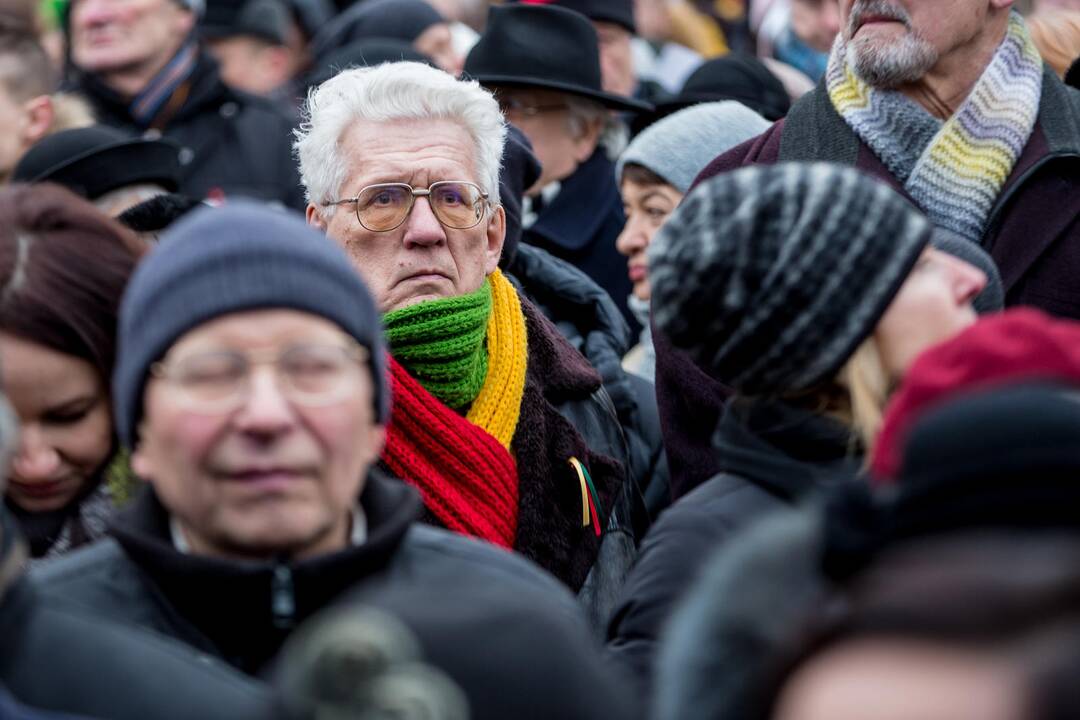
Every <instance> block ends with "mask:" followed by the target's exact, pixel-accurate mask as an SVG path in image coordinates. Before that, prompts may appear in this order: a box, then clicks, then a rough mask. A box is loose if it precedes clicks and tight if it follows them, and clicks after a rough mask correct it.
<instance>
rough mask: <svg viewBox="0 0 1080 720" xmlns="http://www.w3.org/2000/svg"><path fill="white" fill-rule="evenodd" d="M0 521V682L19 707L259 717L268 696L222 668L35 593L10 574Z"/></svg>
mask: <svg viewBox="0 0 1080 720" xmlns="http://www.w3.org/2000/svg"><path fill="white" fill-rule="evenodd" d="M0 522H2V529H0V638H3V642H2V643H0V684H2V685H3V686H4V688H5V689H6V690H7V691H8V692H10V693H11V694H12V695H13V696H14V697H15V698H16V699H17V700H18V701H19V702H21V703H23V704H25V705H28V706H31V707H35V708H39V709H41V710H49V711H56V712H61V713H84V714H86V715H88V716H92V717H98V718H116V719H118V720H126V719H130V720H145V718H163V719H168V718H175V719H176V720H187V719H188V718H221V720H227V719H232V718H236V719H238V720H240V719H243V718H252V719H254V718H259V719H262V718H266V717H268V713H269V711H270V707H271V703H272V700H271V697H270V695H269V693H267V692H266V691H265V690H264V689H263V688H262V687H261V685H259V684H258V683H255V682H253V681H251V680H250V679H248V678H246V677H244V676H243V675H242V674H240V673H237V672H236V671H234V670H233V669H232V668H230V667H228V666H227V665H226V664H225V663H222V662H218V661H214V660H210V659H207V658H199V657H198V654H197V653H195V652H192V650H191V648H189V647H187V646H185V645H183V644H181V643H178V642H176V641H174V640H170V639H167V638H162V637H160V636H158V635H155V634H153V633H149V632H144V631H141V630H138V629H135V628H133V627H132V625H133V624H134V623H133V622H132V621H131V618H124V617H119V618H118V620H120V622H119V623H113V622H109V621H107V620H105V619H104V618H102V617H101V616H100V615H99V614H97V613H92V612H83V611H80V610H78V609H76V608H73V607H71V606H70V604H69V603H67V602H65V601H63V600H60V601H57V600H55V599H53V598H52V597H51V593H48V592H42V591H41V588H39V587H38V586H37V585H36V584H35V583H34V582H33V581H32V580H31V579H30V578H27V577H26V576H25V575H23V573H22V571H21V570H19V569H18V568H19V566H20V563H21V560H22V552H23V551H22V550H20V546H21V540H17V539H16V538H17V537H18V536H17V530H16V526H15V524H14V521H13V520H12V519H11V518H10V517H9V516H8V514H7V513H6V512H4V511H2V510H0ZM8 709H9V708H8V707H5V706H3V704H2V703H0V717H4V718H6V717H8V716H7V715H4V714H3V713H4V712H5V711H7V710H8ZM14 717H20V716H19V715H15V716H14ZM34 717H36V716H34Z"/></svg>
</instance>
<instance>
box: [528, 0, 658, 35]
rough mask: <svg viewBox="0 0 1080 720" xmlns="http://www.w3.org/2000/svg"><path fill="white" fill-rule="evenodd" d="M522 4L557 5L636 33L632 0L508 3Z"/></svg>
mask: <svg viewBox="0 0 1080 720" xmlns="http://www.w3.org/2000/svg"><path fill="white" fill-rule="evenodd" d="M514 3H520V4H522V5H557V6H558V7H564V8H567V9H569V10H573V11H575V12H579V13H581V14H582V15H584V16H585V17H587V18H589V19H590V20H593V21H595V22H609V23H615V24H616V25H621V26H622V27H624V28H626V29H627V30H628V31H629V32H630V34H631V35H637V27H636V25H635V23H634V0H511V3H510V4H514Z"/></svg>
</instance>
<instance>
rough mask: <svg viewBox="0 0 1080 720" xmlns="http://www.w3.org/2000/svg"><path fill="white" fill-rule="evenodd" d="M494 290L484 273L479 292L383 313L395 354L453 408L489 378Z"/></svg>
mask: <svg viewBox="0 0 1080 720" xmlns="http://www.w3.org/2000/svg"><path fill="white" fill-rule="evenodd" d="M491 294H492V291H491V283H490V282H489V281H488V280H487V279H486V278H485V280H484V283H483V285H481V286H480V289H479V290H477V291H475V292H472V293H468V294H466V295H459V296H457V297H449V298H439V299H437V300H429V301H427V302H422V303H418V304H416V305H410V306H409V307H406V308H401V309H399V310H392V311H390V312H388V313H386V315H384V316H383V324H384V325H385V326H386V340H387V342H388V343H390V351H391V352H392V353H393V354H394V358H395V359H396V360H397V361H398V362H399V363H402V364H403V365H405V367H407V368H408V370H409V372H411V373H412V374H413V375H415V376H416V377H417V378H418V379H419V380H420V383H421V384H422V385H423V386H424V389H425V390H427V391H428V392H429V393H431V394H432V395H434V396H435V397H436V398H438V399H439V401H440V402H442V403H445V404H447V405H449V406H450V407H452V408H463V407H468V406H469V405H471V404H472V402H473V400H475V399H476V396H477V395H479V394H480V388H481V387H483V385H484V380H485V378H487V374H488V353H487V352H486V351H485V350H486V349H485V346H484V340H485V338H486V337H487V333H488V320H489V319H490V318H491V305H492V301H491ZM522 339H524V338H522ZM515 350H524V347H521V348H515ZM523 375H524V374H523Z"/></svg>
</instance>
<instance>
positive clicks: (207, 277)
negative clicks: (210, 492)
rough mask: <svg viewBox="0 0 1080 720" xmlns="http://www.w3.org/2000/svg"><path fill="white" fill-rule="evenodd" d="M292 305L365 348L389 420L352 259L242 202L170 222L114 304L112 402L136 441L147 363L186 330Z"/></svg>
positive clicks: (370, 304)
mask: <svg viewBox="0 0 1080 720" xmlns="http://www.w3.org/2000/svg"><path fill="white" fill-rule="evenodd" d="M260 308H293V309H296V310H303V311H305V312H310V313H312V314H315V315H319V316H322V317H324V318H326V319H327V320H330V321H332V322H334V323H336V324H337V325H339V326H340V327H341V329H342V330H344V331H345V332H346V333H348V334H349V335H351V336H352V337H353V338H354V339H355V340H356V341H357V342H358V343H360V344H361V345H363V346H364V347H366V348H367V349H368V351H369V354H370V358H371V376H372V381H373V383H374V386H375V412H376V417H377V420H378V422H380V423H385V422H386V420H387V418H388V417H389V402H390V395H389V389H388V387H387V381H386V358H385V355H386V352H385V349H384V344H383V337H382V326H381V320H380V316H379V313H378V310H377V309H376V307H375V301H374V300H373V299H372V297H371V294H370V293H369V292H368V289H367V287H366V286H365V285H364V282H363V281H362V280H361V279H360V276H359V275H358V274H357V273H356V271H355V270H354V269H353V267H352V265H351V264H350V262H349V258H348V257H347V256H346V255H345V253H344V252H343V251H342V250H341V249H340V248H339V247H338V246H337V245H336V244H335V243H334V242H333V241H332V240H330V239H329V238H327V237H326V236H325V235H323V234H322V233H320V232H319V231H317V230H315V229H314V228H312V227H310V226H309V225H307V223H305V222H304V221H303V219H302V218H301V217H300V216H298V215H294V214H292V213H287V212H283V211H280V210H275V209H272V208H270V207H268V206H266V205H260V204H258V203H255V202H249V201H232V202H230V203H229V204H228V205H227V206H225V207H224V208H221V209H216V208H203V209H200V210H196V211H194V212H192V213H190V214H189V215H188V216H186V217H185V218H183V219H182V220H180V221H179V222H177V223H176V224H175V225H173V226H172V227H171V228H169V230H168V232H166V233H165V235H164V236H163V237H162V239H161V242H160V243H158V245H157V246H156V247H155V248H154V250H153V251H152V252H151V253H150V254H149V255H148V256H147V257H146V258H145V259H144V260H143V261H142V262H141V263H140V264H139V266H138V268H137V269H136V270H135V273H134V275H133V276H132V278H131V282H130V284H129V285H128V287H127V290H126V291H125V293H124V298H123V300H122V302H121V304H120V329H119V339H118V349H117V358H118V361H117V365H116V370H115V371H114V374H113V404H114V413H115V422H116V428H117V432H118V434H119V436H120V439H121V440H122V441H123V442H124V443H125V444H126V445H127V446H128V447H130V448H134V447H135V443H136V440H137V439H138V438H137V429H138V426H139V420H140V419H141V417H142V411H143V390H144V388H145V386H146V378H147V374H148V372H149V368H150V365H152V364H153V363H154V362H157V361H158V360H160V359H161V358H162V357H163V356H164V355H165V353H166V352H168V350H169V348H170V347H172V345H173V343H175V342H176V340H177V339H179V338H180V337H181V336H182V335H184V334H185V333H186V332H188V331H189V330H191V329H193V328H195V327H197V326H198V325H201V324H203V323H205V322H207V321H209V320H212V319H214V318H216V317H219V316H221V315H226V314H228V313H233V312H239V311H242V310H256V309H260Z"/></svg>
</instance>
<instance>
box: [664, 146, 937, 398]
mask: <svg viewBox="0 0 1080 720" xmlns="http://www.w3.org/2000/svg"><path fill="white" fill-rule="evenodd" d="M931 230H932V228H931V224H930V222H929V221H928V220H927V219H926V218H925V217H923V216H922V215H921V214H920V213H919V212H918V211H917V210H916V209H914V208H913V207H912V206H911V205H910V204H908V203H907V202H906V201H905V200H904V199H903V198H901V197H900V196H899V195H897V194H896V193H894V192H893V191H892V190H890V189H889V188H888V187H886V186H885V185H883V184H881V183H879V182H877V181H875V180H874V179H872V178H870V177H869V176H867V175H863V174H862V173H860V172H858V171H856V170H853V169H851V168H845V167H841V166H838V165H828V164H824V163H814V164H781V165H774V166H770V167H761V166H756V167H748V168H743V169H741V170H737V171H735V172H732V173H727V174H724V175H720V176H717V177H715V178H712V179H710V180H708V181H706V182H704V183H702V184H701V185H700V186H699V187H697V188H696V189H695V190H693V191H692V192H691V193H690V194H689V195H688V196H687V198H686V200H685V201H684V202H683V204H682V205H681V206H680V207H679V208H678V209H677V210H676V211H675V213H674V214H673V215H672V216H671V217H670V218H669V219H668V221H667V223H666V224H665V225H664V227H663V228H661V230H660V231H659V232H658V233H657V235H656V237H655V238H653V241H652V243H651V245H650V247H649V268H650V272H649V279H650V284H651V286H652V317H653V321H654V323H655V324H656V326H657V327H658V328H659V329H660V330H661V331H662V332H663V333H665V334H666V335H667V337H668V338H669V339H670V340H671V342H672V343H674V344H675V346H676V347H679V348H682V349H684V350H686V351H687V352H688V353H689V354H690V356H691V357H692V358H693V359H694V361H695V362H696V363H697V364H698V365H699V366H701V367H702V368H703V369H704V370H705V371H706V372H708V373H710V375H712V376H713V377H714V378H716V379H717V380H719V381H720V382H723V383H725V384H727V385H729V386H731V387H732V388H735V389H736V390H737V391H739V392H740V393H743V394H747V395H774V396H775V395H780V394H785V393H789V392H798V391H801V390H806V389H809V388H812V387H814V386H815V385H817V384H819V383H821V382H822V381H824V380H826V379H828V378H830V377H832V376H833V375H834V374H835V373H836V372H837V371H838V370H839V369H840V368H841V367H843V365H844V363H845V362H847V360H848V358H849V357H850V356H851V355H852V354H853V353H854V352H855V350H856V348H857V347H858V346H859V344H860V343H861V342H862V341H863V340H864V339H865V338H867V337H868V336H869V335H870V334H871V333H872V332H873V330H874V327H875V326H876V325H877V322H878V320H879V319H880V318H881V316H882V314H883V313H884V312H885V309H886V308H887V307H888V305H889V303H890V302H891V300H892V298H893V296H894V295H896V293H897V291H898V290H899V289H900V286H901V284H902V283H903V281H904V279H905V278H906V277H907V275H908V273H909V272H910V271H911V269H912V267H913V266H914V264H915V261H916V260H917V259H918V257H919V255H920V254H921V252H922V250H923V248H924V247H925V246H926V244H927V242H928V241H929V239H930V234H931Z"/></svg>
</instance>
